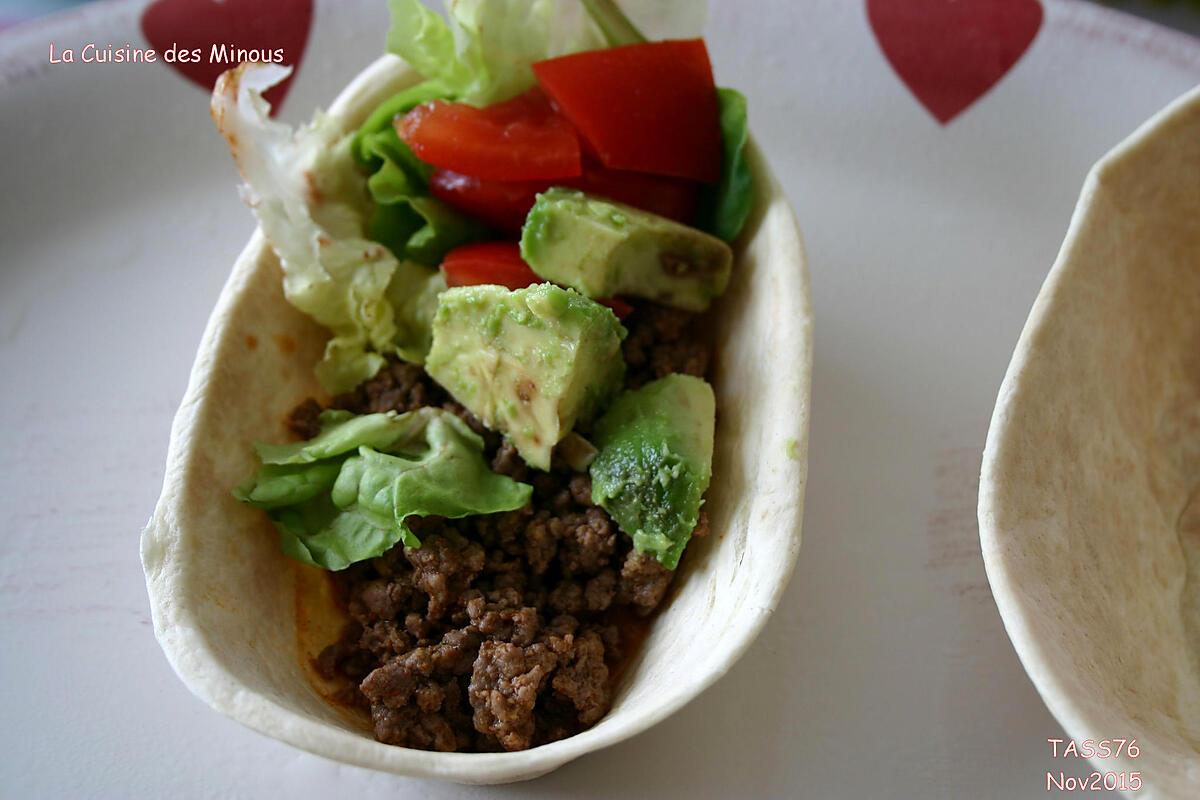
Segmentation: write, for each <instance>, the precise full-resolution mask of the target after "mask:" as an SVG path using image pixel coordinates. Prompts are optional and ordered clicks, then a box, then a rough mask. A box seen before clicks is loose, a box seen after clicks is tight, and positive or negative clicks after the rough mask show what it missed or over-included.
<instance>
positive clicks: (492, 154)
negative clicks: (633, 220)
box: [395, 87, 583, 181]
mask: <svg viewBox="0 0 1200 800" xmlns="http://www.w3.org/2000/svg"><path fill="white" fill-rule="evenodd" d="M395 125H396V132H397V133H398V134H399V135H400V138H401V139H403V140H404V141H405V143H407V144H408V146H409V147H411V148H412V151H413V153H415V154H416V156H417V158H419V159H421V160H422V161H424V162H426V163H427V164H432V165H434V166H435V167H441V168H442V169H449V170H454V171H455V172H461V173H463V174H464V175H471V176H474V177H476V178H486V179H488V180H496V181H528V180H538V179H546V178H569V177H573V176H576V175H579V174H580V172H581V171H582V169H583V167H582V164H581V161H580V150H579V137H578V135H577V134H576V133H575V129H574V128H573V127H572V126H571V123H570V122H568V121H567V119H566V118H565V117H563V116H562V115H561V114H559V113H558V112H556V111H555V110H554V108H553V107H552V106H551V105H550V102H549V101H548V100H547V99H546V95H545V94H543V93H542V91H541V90H540V89H538V88H536V87H535V88H533V89H530V90H529V91H528V92H526V93H525V94H523V95H519V96H518V97H514V98H513V99H512V100H507V101H505V102H503V103H497V104H495V105H491V106H488V107H486V108H476V107H474V106H470V105H467V104H466V103H447V102H444V101H441V100H434V101H433V102H431V103H425V104H423V105H419V106H417V107H416V108H414V109H413V110H412V111H410V112H408V113H407V114H405V115H404V116H402V117H399V118H397V119H396V122H395Z"/></svg>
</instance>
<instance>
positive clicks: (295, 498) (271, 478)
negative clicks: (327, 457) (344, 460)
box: [233, 461, 342, 508]
mask: <svg viewBox="0 0 1200 800" xmlns="http://www.w3.org/2000/svg"><path fill="white" fill-rule="evenodd" d="M341 466H342V465H341V462H336V461H335V462H330V461H321V462H317V463H315V464H313V463H306V464H264V465H263V467H262V469H260V470H259V471H258V474H257V475H256V476H255V477H254V480H252V481H250V482H249V483H246V484H244V485H242V486H239V487H238V488H237V489H235V490H234V492H233V496H234V497H236V498H237V499H238V500H241V501H242V502H244V503H250V504H251V505H255V506H258V507H259V508H278V507H280V506H291V505H296V504H297V503H303V502H305V501H307V500H311V499H313V498H314V497H317V496H318V495H321V494H328V493H329V490H330V489H332V488H333V483H334V481H336V480H337V476H338V472H339V471H340V470H341Z"/></svg>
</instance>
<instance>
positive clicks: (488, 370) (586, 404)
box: [425, 283, 625, 469]
mask: <svg viewBox="0 0 1200 800" xmlns="http://www.w3.org/2000/svg"><path fill="white" fill-rule="evenodd" d="M624 337H625V329H624V328H623V327H622V326H621V323H620V322H618V321H617V318H616V316H614V315H613V313H612V311H610V310H609V309H607V308H605V307H604V306H602V305H600V304H599V303H596V302H595V301H593V300H589V299H588V298H586V297H584V296H582V295H580V294H578V293H577V292H573V291H570V290H568V289H562V288H560V287H558V286H554V285H552V284H549V283H542V284H536V285H534V286H529V287H527V288H525V289H519V290H517V291H510V290H508V289H505V288H504V287H502V286H490V285H484V286H463V287H458V288H454V289H448V290H446V291H444V292H442V293H441V294H440V295H439V296H438V309H437V313H436V314H435V315H434V320H433V343H432V346H431V347H430V350H429V355H428V357H427V358H426V360H425V369H426V371H428V372H429V374H430V376H432V377H433V379H434V380H436V381H437V382H438V383H440V384H441V385H442V386H443V387H444V388H445V389H446V390H447V391H448V392H450V394H451V395H453V397H454V399H455V400H457V401H458V402H460V403H462V404H463V405H464V406H466V408H467V409H468V410H470V411H471V413H473V414H474V415H475V416H477V417H479V419H480V420H482V421H483V424H485V425H487V426H488V427H489V428H491V429H493V430H497V431H500V432H502V433H503V434H505V436H506V437H507V438H508V440H509V441H510V442H512V444H513V446H514V447H516V448H517V452H519V453H520V454H521V457H522V458H523V459H524V460H525V462H526V463H527V464H529V465H530V466H533V467H536V468H538V469H549V468H550V452H551V450H553V448H554V445H555V444H557V443H558V442H559V441H560V440H561V439H562V438H563V437H564V436H566V435H567V434H568V433H569V432H570V431H571V429H572V428H573V427H574V426H575V424H576V423H577V422H582V423H586V422H589V421H591V419H592V417H594V416H595V414H596V412H597V411H598V410H599V409H600V408H601V407H603V406H604V405H605V404H606V403H607V401H608V400H609V399H610V398H611V397H612V396H613V395H614V394H616V392H617V391H619V390H620V387H621V384H622V382H623V380H624V377H625V362H624V360H623V359H622V357H621V340H622V339H623V338H624Z"/></svg>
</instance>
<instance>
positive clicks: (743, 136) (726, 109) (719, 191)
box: [697, 87, 754, 242]
mask: <svg viewBox="0 0 1200 800" xmlns="http://www.w3.org/2000/svg"><path fill="white" fill-rule="evenodd" d="M717 102H718V104H719V107H720V114H721V141H722V144H721V151H722V152H721V179H720V180H719V181H718V182H717V183H715V184H713V185H711V186H705V187H704V188H703V189H702V190H701V193H700V208H699V209H698V212H697V218H698V220H699V225H698V227H699V228H701V229H702V230H706V231H708V232H709V233H711V234H713V235H714V236H716V237H718V238H720V239H724V240H725V241H727V242H732V241H733V240H734V239H736V238H737V237H738V234H739V233H741V232H742V226H744V225H745V224H746V219H747V218H748V217H749V216H750V207H751V206H752V205H753V204H754V176H753V175H751V173H750V164H749V163H748V162H747V160H746V141H747V139H748V137H749V125H748V122H747V118H746V98H745V97H744V96H743V95H742V93H741V92H739V91H737V90H736V89H726V88H724V87H722V88H719V89H717Z"/></svg>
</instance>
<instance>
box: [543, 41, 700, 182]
mask: <svg viewBox="0 0 1200 800" xmlns="http://www.w3.org/2000/svg"><path fill="white" fill-rule="evenodd" d="M533 71H534V74H535V75H537V79H538V82H539V83H540V84H541V86H542V88H543V89H545V90H546V93H547V94H549V95H550V97H551V99H553V100H554V103H555V105H556V106H557V107H558V109H559V110H560V111H562V113H563V114H564V115H566V117H567V118H568V119H569V120H570V121H571V122H572V123H574V125H575V128H576V129H577V130H578V131H579V134H580V135H581V136H582V137H583V138H584V139H585V140H586V141H587V143H588V145H589V149H590V150H592V151H594V152H595V153H596V155H597V156H598V157H599V158H600V161H601V162H602V163H603V164H604V166H606V167H608V168H609V169H619V170H628V171H630V172H648V173H651V174H654V175H671V176H674V177H678V178H690V179H692V180H697V181H702V182H707V183H711V182H714V181H716V180H717V179H718V178H719V177H720V173H721V129H720V122H719V119H718V108H717V90H716V86H715V85H714V84H713V75H712V64H711V63H710V62H709V60H708V50H707V48H706V47H705V46H704V40H703V39H689V40H677V41H665V42H649V43H646V44H631V45H626V46H624V47H612V48H608V49H606V50H592V51H588V52H584V53H575V54H573V55H568V56H562V57H561V58H552V59H549V60H547V61H539V62H538V63H536V64H534V65H533Z"/></svg>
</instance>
